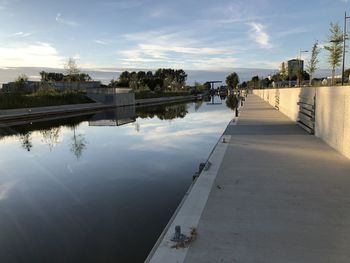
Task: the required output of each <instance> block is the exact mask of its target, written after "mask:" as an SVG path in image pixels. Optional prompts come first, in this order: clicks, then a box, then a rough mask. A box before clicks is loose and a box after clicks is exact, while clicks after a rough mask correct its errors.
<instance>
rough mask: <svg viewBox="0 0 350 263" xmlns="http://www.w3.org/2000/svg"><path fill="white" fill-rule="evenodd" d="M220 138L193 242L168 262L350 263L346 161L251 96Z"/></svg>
mask: <svg viewBox="0 0 350 263" xmlns="http://www.w3.org/2000/svg"><path fill="white" fill-rule="evenodd" d="M225 135H226V136H227V137H228V138H231V139H230V142H229V144H228V146H227V148H226V150H225V153H224V157H223V159H222V161H221V164H220V168H219V169H218V172H217V175H216V178H215V180H214V183H213V184H212V187H211V190H210V194H209V197H208V200H207V202H206V204H205V207H204V210H203V211H202V212H201V215H200V219H199V222H198V224H197V226H196V229H197V233H198V234H197V238H196V240H195V241H194V242H193V243H192V244H191V245H190V247H189V248H187V249H178V252H179V253H184V254H185V255H184V256H183V257H182V259H181V260H179V259H175V258H172V257H168V260H167V261H166V262H187V263H194V262H210V263H213V262H242V263H253V262H254V263H258V262H261V263H263V262H266V263H281V262H283V263H296V262H298V263H303V262H305V263H323V262H324V263H326V262H327V263H331V262H332V263H337V262H339V263H340V262H344V263H345V262H350V160H349V159H346V158H345V157H343V156H342V155H340V154H339V153H338V152H336V151H335V150H333V149H332V148H330V147H329V146H328V145H326V144H325V143H324V142H323V141H321V140H320V139H318V138H316V137H314V136H312V135H309V134H307V133H306V132H304V131H303V130H302V129H301V128H299V127H298V126H297V125H296V124H295V123H293V122H291V121H290V120H289V119H288V118H287V117H285V116H284V115H283V114H281V113H280V112H278V111H277V110H275V109H274V108H272V107H271V106H270V105H268V104H267V103H265V102H264V101H263V100H261V99H260V98H258V97H257V96H255V95H250V96H249V97H248V99H247V101H246V103H245V105H244V108H243V110H242V112H241V114H240V117H239V120H238V122H237V124H236V125H229V126H228V128H227V130H226V132H225ZM201 176H202V175H201ZM198 180H200V177H199V179H198ZM185 204H186V201H185ZM179 213H181V209H180V211H179ZM175 220H176V218H175ZM171 231H173V230H171ZM160 249H162V247H160ZM181 250H182V251H181ZM184 251H185V252H184ZM157 253H158V252H156V253H155V254H157ZM163 258H167V257H166V255H165V256H164V257H163ZM151 262H157V260H154V261H152V260H151Z"/></svg>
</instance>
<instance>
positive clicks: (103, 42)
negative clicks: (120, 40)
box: [94, 39, 108, 45]
mask: <svg viewBox="0 0 350 263" xmlns="http://www.w3.org/2000/svg"><path fill="white" fill-rule="evenodd" d="M94 42H95V43H96V44H100V45H108V43H107V42H106V41H103V40H98V39H97V40H95V41H94Z"/></svg>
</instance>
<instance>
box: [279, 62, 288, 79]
mask: <svg viewBox="0 0 350 263" xmlns="http://www.w3.org/2000/svg"><path fill="white" fill-rule="evenodd" d="M280 76H281V79H282V80H286V79H287V76H288V74H287V70H286V63H284V62H282V64H281V71H280Z"/></svg>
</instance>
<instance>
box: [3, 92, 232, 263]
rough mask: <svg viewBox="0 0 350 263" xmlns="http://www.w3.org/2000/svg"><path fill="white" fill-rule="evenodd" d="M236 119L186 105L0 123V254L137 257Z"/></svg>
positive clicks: (20, 258) (216, 109) (21, 258)
mask: <svg viewBox="0 0 350 263" xmlns="http://www.w3.org/2000/svg"><path fill="white" fill-rule="evenodd" d="M216 100H217V102H219V101H220V99H219V98H217V99H216ZM232 117H233V112H232V111H231V110H230V109H228V108H227V107H226V106H225V102H224V101H223V104H222V105H219V104H215V105H207V103H206V102H203V103H201V102H197V103H193V102H191V103H187V104H176V105H167V106H158V107H150V108H144V109H136V110H135V108H127V109H123V110H119V111H118V112H116V111H106V112H102V113H99V114H96V115H88V116H83V117H76V118H70V119H64V120H55V121H50V122H42V123H33V124H28V125H23V126H15V127H9V128H0V261H1V262H6V263H7V262H16V263H18V262H26V263H27V262H114V263H115V262H143V260H144V259H145V257H146V256H147V255H148V253H149V251H150V249H151V248H152V247H153V245H154V243H155V242H156V240H157V238H158V236H159V234H160V233H161V232H162V230H163V228H164V227H165V225H166V224H167V222H168V220H169V219H170V217H171V216H172V214H173V212H174V211H175V209H176V207H177V205H178V204H179V202H180V201H181V199H182V197H183V195H184V193H185V192H186V190H187V189H188V187H189V185H190V184H191V182H192V175H193V173H194V172H196V171H197V169H198V165H199V163H201V162H204V161H205V160H206V159H207V157H208V155H209V153H210V151H211V150H212V148H213V147H214V145H215V143H216V142H217V140H218V139H219V137H220V135H221V134H222V132H223V131H224V129H225V127H226V125H227V123H228V122H229V120H230V119H232ZM117 125H119V126H117Z"/></svg>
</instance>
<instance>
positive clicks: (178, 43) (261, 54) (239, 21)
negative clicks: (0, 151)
mask: <svg viewBox="0 0 350 263" xmlns="http://www.w3.org/2000/svg"><path fill="white" fill-rule="evenodd" d="M346 10H347V11H348V12H349V13H350V2H348V1H346V0H307V1H300V0H295V1H282V0H255V1H254V0H242V1H226V0H216V1H209V0H201V1H192V0H177V1H167V0H163V1H159V0H153V1H149V0H129V1H126V0H118V1H117V0H70V1H67V0H60V1H51V0H0V22H1V24H2V27H1V31H0V43H1V46H0V67H54V68H62V67H63V65H64V63H65V61H66V60H67V58H68V57H74V58H76V59H77V61H78V64H79V66H80V67H82V68H93V69H95V68H146V69H154V68H159V67H173V68H183V69H192V70H200V69H205V70H226V69H231V68H239V67H241V68H242V67H244V68H268V69H274V68H277V67H278V65H279V64H280V62H281V61H283V60H286V59H290V58H295V57H296V56H297V55H298V53H299V49H300V48H302V49H309V50H310V49H311V46H312V44H313V42H314V41H315V40H318V41H319V42H320V43H324V41H326V35H327V34H328V28H329V23H330V22H340V24H341V26H343V16H344V11H346ZM349 28H350V24H349ZM325 54H326V53H325V51H322V53H321V63H320V66H321V67H322V68H327V67H328V66H327V62H326V57H325ZM304 58H307V54H305V55H304Z"/></svg>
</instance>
